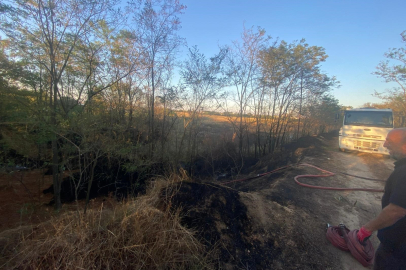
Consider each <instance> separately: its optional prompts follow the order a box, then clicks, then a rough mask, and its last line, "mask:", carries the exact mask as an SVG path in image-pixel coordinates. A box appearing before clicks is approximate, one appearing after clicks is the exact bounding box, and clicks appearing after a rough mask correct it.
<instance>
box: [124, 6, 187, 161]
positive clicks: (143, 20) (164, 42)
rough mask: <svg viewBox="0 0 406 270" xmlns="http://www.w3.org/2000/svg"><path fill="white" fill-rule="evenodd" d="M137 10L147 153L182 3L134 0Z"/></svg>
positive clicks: (177, 42)
mask: <svg viewBox="0 0 406 270" xmlns="http://www.w3.org/2000/svg"><path fill="white" fill-rule="evenodd" d="M130 7H131V8H133V9H135V10H137V9H138V7H139V8H140V11H139V12H136V14H135V15H134V21H135V24H136V26H137V29H136V30H137V33H138V39H139V44H140V45H141V47H142V50H143V52H144V57H145V59H144V62H145V64H146V78H147V83H146V85H145V86H144V89H146V91H147V92H148V95H147V97H148V107H149V121H148V122H149V132H148V133H149V138H148V139H149V141H150V142H151V150H152V151H151V154H152V155H153V152H154V148H155V146H154V145H155V142H154V140H155V95H156V91H159V90H161V88H162V86H163V84H164V79H165V78H168V76H165V74H166V73H167V72H170V71H171V70H172V68H173V65H174V55H175V53H176V52H177V49H178V48H179V46H180V45H181V44H182V43H183V39H181V38H180V37H179V36H178V35H177V31H178V30H179V28H180V20H179V18H178V16H179V15H180V14H182V13H183V12H184V10H185V9H186V6H184V5H182V4H180V3H179V1H177V0H138V1H137V0H136V1H133V2H132V3H131V5H130Z"/></svg>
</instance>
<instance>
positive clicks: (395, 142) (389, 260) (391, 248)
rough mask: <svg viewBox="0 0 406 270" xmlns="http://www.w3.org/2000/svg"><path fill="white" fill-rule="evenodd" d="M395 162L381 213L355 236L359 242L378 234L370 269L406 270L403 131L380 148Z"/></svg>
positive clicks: (393, 133) (392, 134)
mask: <svg viewBox="0 0 406 270" xmlns="http://www.w3.org/2000/svg"><path fill="white" fill-rule="evenodd" d="M383 146H384V147H386V148H387V149H388V150H389V154H390V155H391V157H393V158H394V159H395V160H396V161H395V163H394V164H395V168H394V171H393V172H392V174H391V175H390V176H389V178H388V180H387V182H386V185H385V191H384V194H383V196H382V211H381V212H380V213H379V215H378V216H377V217H376V218H374V219H372V220H370V221H369V222H368V223H366V224H365V225H364V226H362V227H361V228H360V229H359V230H358V233H357V237H358V240H359V241H360V242H361V243H363V242H364V241H365V240H366V239H368V238H369V237H370V236H371V234H372V233H373V232H374V231H378V239H379V240H380V242H381V243H380V245H379V247H378V249H377V250H376V252H375V258H374V268H373V269H374V270H386V269H388V270H401V269H406V128H397V129H393V130H391V131H390V132H389V133H388V135H387V137H386V140H385V143H384V145H383Z"/></svg>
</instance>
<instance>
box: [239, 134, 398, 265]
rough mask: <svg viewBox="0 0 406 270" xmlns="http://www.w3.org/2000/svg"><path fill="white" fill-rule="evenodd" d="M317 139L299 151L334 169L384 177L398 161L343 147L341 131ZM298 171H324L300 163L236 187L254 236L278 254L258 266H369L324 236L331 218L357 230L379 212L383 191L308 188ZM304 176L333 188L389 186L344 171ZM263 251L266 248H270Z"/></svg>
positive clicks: (311, 161) (301, 155) (303, 157)
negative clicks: (298, 181) (296, 178)
mask: <svg viewBox="0 0 406 270" xmlns="http://www.w3.org/2000/svg"><path fill="white" fill-rule="evenodd" d="M314 140H315V141H313V143H312V145H311V146H309V147H304V148H298V149H297V150H296V151H295V154H296V155H297V156H299V159H300V160H301V162H302V163H309V164H313V165H316V166H318V167H320V168H323V169H325V170H328V171H331V172H335V173H339V172H344V173H348V174H353V175H358V176H361V177H368V178H376V179H383V180H386V179H387V177H388V176H389V174H390V173H391V172H392V169H393V160H391V159H389V158H387V157H384V156H381V155H376V154H367V153H355V152H354V153H343V152H340V151H339V150H338V146H337V145H338V144H337V141H338V138H337V137H336V136H330V137H318V138H315V139H314ZM315 142H316V143H315ZM315 145H316V146H315ZM309 150H310V151H309ZM272 169H274V168H269V166H268V167H266V168H264V170H268V171H269V170H272ZM299 174H320V172H319V171H317V170H315V169H313V168H308V167H296V168H294V169H289V170H287V171H286V172H285V173H283V174H279V175H270V176H269V177H263V178H261V179H258V180H253V181H249V182H247V183H241V184H240V185H239V186H236V187H235V188H237V189H238V190H240V196H241V200H242V201H243V202H244V204H245V205H246V206H247V209H248V210H247V213H248V216H249V218H250V220H251V223H252V227H253V230H252V231H253V232H252V233H251V235H252V239H253V240H255V239H260V241H261V242H262V243H263V247H269V251H268V253H269V254H270V255H271V254H272V256H273V259H272V260H270V261H269V262H268V264H267V265H266V267H264V266H263V265H262V266H261V267H258V269H268V268H269V269H337V270H338V269H340V270H342V269H344V270H357V269H366V268H364V267H363V266H362V265H361V264H360V263H359V262H357V261H356V260H355V259H354V258H353V257H352V256H351V254H350V253H347V252H344V251H341V250H339V249H337V248H335V247H333V246H332V245H331V243H330V242H329V241H328V240H327V239H326V238H325V229H326V223H329V224H331V225H338V224H339V223H343V224H345V225H346V226H347V227H348V228H350V229H358V228H359V227H360V226H362V225H363V224H365V223H366V222H367V221H369V220H370V219H372V218H374V217H375V216H376V215H377V214H378V213H379V212H380V209H381V202H380V200H381V196H382V193H380V192H379V193H373V192H364V191H329V190H320V189H310V188H305V187H302V186H299V185H297V184H296V183H295V182H294V180H293V178H294V176H296V175H299ZM301 181H302V182H305V183H308V184H312V185H321V186H331V187H354V188H356V187H358V188H374V189H383V187H384V183H383V182H374V181H369V180H363V179H359V178H355V177H351V176H345V175H342V174H336V175H335V176H333V177H329V178H316V179H315V178H313V179H311V178H301ZM371 240H372V242H373V245H374V247H375V248H376V247H377V246H378V244H379V241H378V239H377V238H376V235H374V236H373V237H371ZM270 246H271V247H270ZM265 249H266V248H265ZM262 252H265V253H266V252H267V250H263V251H262ZM275 254H277V255H276V256H275ZM267 267H268V268H267Z"/></svg>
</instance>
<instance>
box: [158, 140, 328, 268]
mask: <svg viewBox="0 0 406 270" xmlns="http://www.w3.org/2000/svg"><path fill="white" fill-rule="evenodd" d="M333 136H336V133H333V132H332V133H328V134H323V137H325V138H331V137H333ZM323 151H324V150H323V148H322V145H321V142H320V140H319V139H318V138H316V137H310V136H309V137H304V138H301V139H299V140H298V141H296V142H293V143H290V144H288V145H285V147H284V148H283V149H282V151H281V152H280V153H279V154H278V155H275V156H273V157H272V158H270V159H269V158H266V159H265V160H262V161H261V160H260V161H258V162H257V164H256V165H254V166H252V167H251V168H250V169H251V172H252V173H263V172H265V171H270V170H273V169H275V168H278V167H280V166H284V165H287V164H292V163H296V162H300V160H301V159H302V158H303V157H304V156H312V155H319V154H320V153H322V152H323ZM258 164H259V165H258ZM246 171H249V168H248V169H246ZM296 172H297V171H296ZM296 172H291V173H296ZM282 176H285V177H286V175H285V172H280V173H277V174H272V175H269V176H267V177H263V178H262V179H255V180H252V181H244V182H241V183H237V184H232V185H229V187H227V186H222V185H220V184H219V182H218V181H217V182H216V181H205V182H204V181H199V182H188V181H184V182H181V183H175V184H173V185H172V186H170V187H169V188H168V189H166V190H163V191H162V196H161V198H163V199H162V207H170V208H171V209H173V211H180V212H181V216H182V221H181V222H182V225H183V226H185V227H187V228H190V229H193V230H194V231H196V235H197V237H198V239H200V240H201V241H202V242H203V243H204V244H205V246H206V248H207V251H208V252H209V254H211V257H212V258H213V260H215V261H217V260H218V261H219V262H220V266H219V268H221V269H273V268H274V267H273V266H275V265H277V266H278V263H279V264H280V263H281V261H282V263H283V265H282V266H279V267H277V268H276V269H326V267H327V268H328V267H331V266H332V265H333V264H334V262H333V261H331V260H330V258H331V257H333V256H334V255H331V254H328V252H329V251H324V250H320V246H319V244H320V243H322V242H323V241H325V237H324V235H323V234H317V235H312V234H309V233H308V232H307V230H308V228H305V227H299V226H298V229H297V230H295V231H294V232H291V235H284V234H285V233H286V231H284V230H283V229H281V228H278V226H279V225H272V226H273V229H274V231H273V232H269V231H268V232H267V231H265V230H264V229H262V228H258V227H254V226H253V221H252V220H251V219H250V217H249V216H248V214H247V207H246V206H245V204H244V203H242V201H241V198H240V192H250V191H253V192H255V191H258V190H261V189H263V188H264V187H265V186H266V185H267V186H268V188H269V183H270V182H272V181H273V180H274V179H277V178H280V177H282ZM289 177H290V175H289ZM240 178H244V177H240ZM223 181H227V180H223ZM285 182H287V181H285ZM285 182H283V183H282V184H281V187H282V189H283V190H280V189H279V190H275V192H272V194H270V195H269V196H267V197H266V199H267V200H270V201H275V202H277V203H278V204H280V205H283V206H286V205H288V204H291V203H293V204H295V205H300V204H302V203H304V202H305V200H301V199H300V197H301V196H306V194H302V192H303V190H301V189H299V188H297V187H296V186H295V184H288V183H285ZM291 222H292V224H303V222H305V220H304V219H303V217H301V216H295V217H294V218H293V220H292V221H291ZM306 222H307V223H308V224H309V226H310V227H311V226H314V227H316V226H320V224H314V222H313V221H306ZM275 224H277V223H275ZM282 226H283V224H282ZM262 236H264V238H262V239H261V241H259V240H258V238H261V237H262ZM289 239H294V241H295V243H296V247H295V248H291V247H290V246H289V244H286V243H280V244H277V245H276V244H275V243H277V242H283V241H287V242H288V241H289ZM282 253H283V254H282Z"/></svg>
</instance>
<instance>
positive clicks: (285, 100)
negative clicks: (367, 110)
mask: <svg viewBox="0 0 406 270" xmlns="http://www.w3.org/2000/svg"><path fill="white" fill-rule="evenodd" d="M326 58H327V55H326V53H325V51H324V48H322V47H317V46H309V45H308V44H307V43H305V40H304V39H302V40H301V41H299V42H293V43H291V44H288V43H287V42H285V41H281V42H280V44H279V45H278V46H271V47H269V48H266V49H265V50H262V51H261V53H260V66H261V72H262V80H261V82H262V84H263V86H264V87H265V88H266V89H268V98H269V103H268V108H269V110H270V112H269V116H270V122H271V123H270V130H269V145H268V147H269V152H272V151H274V150H275V149H276V148H277V147H279V146H280V145H281V143H282V141H283V140H284V138H285V136H286V133H287V132H288V129H289V128H290V125H291V123H292V122H293V120H294V118H293V117H292V116H293V115H292V114H293V113H295V112H296V114H297V115H298V116H299V117H298V128H299V127H300V122H299V121H300V120H299V119H300V114H301V107H302V105H303V104H302V103H303V101H304V100H305V98H306V96H309V97H310V96H314V95H316V96H321V95H322V94H323V93H325V92H326V91H329V90H330V89H331V88H332V87H334V86H336V85H337V83H338V82H337V81H336V80H335V78H334V77H333V78H330V77H328V76H327V75H326V74H324V73H323V72H321V70H320V63H321V62H323V61H325V59H326ZM297 133H299V130H297Z"/></svg>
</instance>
